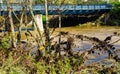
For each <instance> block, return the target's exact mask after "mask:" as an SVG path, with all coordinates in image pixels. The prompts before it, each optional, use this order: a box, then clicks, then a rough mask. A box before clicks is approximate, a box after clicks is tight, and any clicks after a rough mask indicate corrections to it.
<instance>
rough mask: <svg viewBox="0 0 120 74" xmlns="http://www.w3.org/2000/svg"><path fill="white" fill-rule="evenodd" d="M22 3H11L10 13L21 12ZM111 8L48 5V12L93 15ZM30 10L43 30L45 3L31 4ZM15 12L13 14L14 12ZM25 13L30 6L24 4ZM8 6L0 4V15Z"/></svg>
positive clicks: (102, 6) (104, 6)
mask: <svg viewBox="0 0 120 74" xmlns="http://www.w3.org/2000/svg"><path fill="white" fill-rule="evenodd" d="M23 7H24V6H23V5H20V4H11V5H10V8H11V9H12V15H13V16H14V15H15V14H16V15H19V14H21V12H22V10H23ZM111 9H112V5H110V4H90V5H83V4H81V5H79V4H76V5H61V6H58V5H48V14H49V15H85V16H88V15H95V14H98V15H100V14H103V13H107V12H109V11H110V10H111ZM32 11H33V13H34V14H35V20H36V22H37V24H38V25H39V29H40V30H41V31H44V29H43V21H42V15H44V14H45V5H44V4H37V5H33V6H32ZM14 13H15V14H14ZM25 14H26V15H30V8H29V6H26V12H25ZM7 15H8V8H7V5H6V4H2V3H1V4H0V16H7Z"/></svg>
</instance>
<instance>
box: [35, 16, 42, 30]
mask: <svg viewBox="0 0 120 74" xmlns="http://www.w3.org/2000/svg"><path fill="white" fill-rule="evenodd" d="M35 20H36V23H37V25H38V28H39V29H40V31H42V32H44V27H43V21H42V14H37V15H35Z"/></svg>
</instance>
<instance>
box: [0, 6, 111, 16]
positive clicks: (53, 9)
mask: <svg viewBox="0 0 120 74" xmlns="http://www.w3.org/2000/svg"><path fill="white" fill-rule="evenodd" d="M32 7H33V12H34V13H35V14H45V6H44V5H43V4H37V5H33V6H32ZM11 8H12V10H13V11H21V10H22V8H23V6H22V5H19V4H11ZM48 9H49V14H51V15H54V14H58V12H59V13H61V14H73V15H74V14H81V13H82V14H84V12H83V11H87V12H88V13H89V11H92V10H93V11H95V10H110V9H112V5H110V4H90V5H62V6H57V5H49V6H48ZM27 10H28V11H29V7H27ZM66 11H68V12H66ZM71 11H72V13H71ZM1 12H2V13H3V12H7V5H5V4H0V13H1ZM73 12H74V13H73ZM28 13H29V12H28ZM85 14H86V13H85ZM1 15H2V14H1Z"/></svg>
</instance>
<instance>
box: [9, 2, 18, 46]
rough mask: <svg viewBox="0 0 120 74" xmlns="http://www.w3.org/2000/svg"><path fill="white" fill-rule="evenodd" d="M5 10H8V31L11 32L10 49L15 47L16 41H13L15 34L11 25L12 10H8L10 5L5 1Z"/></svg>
mask: <svg viewBox="0 0 120 74" xmlns="http://www.w3.org/2000/svg"><path fill="white" fill-rule="evenodd" d="M7 9H8V17H9V21H10V30H11V44H12V47H13V48H15V47H16V41H15V33H14V25H13V19H12V10H11V8H10V3H9V1H7Z"/></svg>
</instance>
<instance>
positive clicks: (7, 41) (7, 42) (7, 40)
mask: <svg viewBox="0 0 120 74" xmlns="http://www.w3.org/2000/svg"><path fill="white" fill-rule="evenodd" d="M0 42H1V44H0V48H3V49H8V48H9V47H10V35H6V36H4V38H2V40H1V41H0Z"/></svg>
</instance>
